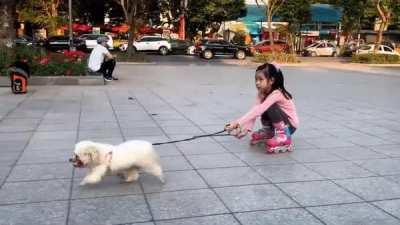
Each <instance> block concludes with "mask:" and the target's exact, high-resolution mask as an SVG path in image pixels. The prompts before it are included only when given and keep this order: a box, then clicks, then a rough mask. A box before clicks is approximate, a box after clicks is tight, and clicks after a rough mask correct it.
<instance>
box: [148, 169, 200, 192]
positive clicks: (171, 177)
mask: <svg viewBox="0 0 400 225" xmlns="http://www.w3.org/2000/svg"><path fill="white" fill-rule="evenodd" d="M164 176H165V180H166V182H165V183H164V184H163V183H161V182H160V180H159V179H158V178H157V177H154V176H151V175H147V174H146V175H144V176H141V177H140V181H141V182H142V185H143V189H144V192H145V193H152V192H165V191H178V190H186V189H201V188H207V185H206V183H204V181H203V180H202V179H201V177H200V176H199V175H198V174H197V173H196V172H195V171H194V170H185V171H174V172H165V173H164Z"/></svg>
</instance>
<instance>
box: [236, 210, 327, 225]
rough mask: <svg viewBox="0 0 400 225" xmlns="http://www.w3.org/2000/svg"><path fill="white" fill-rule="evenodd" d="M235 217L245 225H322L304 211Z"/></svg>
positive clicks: (247, 214) (246, 214)
mask: <svg viewBox="0 0 400 225" xmlns="http://www.w3.org/2000/svg"><path fill="white" fill-rule="evenodd" d="M235 216H236V217H237V218H238V219H239V221H240V222H241V224H243V225H266V224H268V225H283V224H285V225H299V224H307V225H322V224H323V223H321V222H320V221H319V220H318V219H316V218H315V217H313V216H312V215H311V214H310V213H308V212H307V211H306V210H304V209H279V210H270V211H256V212H245V213H236V214H235Z"/></svg>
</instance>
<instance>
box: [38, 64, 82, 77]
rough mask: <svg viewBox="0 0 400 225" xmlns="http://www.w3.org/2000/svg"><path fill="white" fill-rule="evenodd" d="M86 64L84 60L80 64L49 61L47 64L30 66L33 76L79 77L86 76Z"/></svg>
mask: <svg viewBox="0 0 400 225" xmlns="http://www.w3.org/2000/svg"><path fill="white" fill-rule="evenodd" d="M86 67H87V63H86V60H82V61H81V62H62V63H59V62H54V61H50V62H49V63H48V64H45V65H43V64H39V63H33V64H32V68H31V69H32V75H33V76H63V75H66V76H79V75H85V74H86Z"/></svg>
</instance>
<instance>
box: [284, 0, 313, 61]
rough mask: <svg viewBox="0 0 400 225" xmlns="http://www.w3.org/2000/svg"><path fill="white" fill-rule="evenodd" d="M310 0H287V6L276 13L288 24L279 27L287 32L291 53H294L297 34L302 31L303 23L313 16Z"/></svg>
mask: <svg viewBox="0 0 400 225" xmlns="http://www.w3.org/2000/svg"><path fill="white" fill-rule="evenodd" d="M310 6H311V1H310V0H287V1H286V3H285V7H281V8H280V9H279V11H278V12H277V13H276V15H277V16H278V17H279V18H280V19H281V20H282V21H285V22H288V26H287V27H285V28H283V27H282V28H279V29H280V31H283V33H285V34H286V36H287V39H288V44H289V47H290V51H291V53H294V48H295V42H296V41H295V36H296V34H297V33H298V32H299V31H300V28H301V24H303V23H306V22H307V21H309V19H310V17H311V12H310Z"/></svg>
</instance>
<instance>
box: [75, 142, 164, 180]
mask: <svg viewBox="0 0 400 225" xmlns="http://www.w3.org/2000/svg"><path fill="white" fill-rule="evenodd" d="M70 162H72V163H73V166H74V167H79V168H82V167H87V168H89V170H90V172H89V174H87V175H86V177H85V178H83V180H82V182H81V183H80V184H81V185H85V184H96V183H98V182H99V181H101V179H102V178H103V177H104V176H105V175H106V174H108V173H109V174H118V175H121V176H122V177H123V179H124V180H125V181H126V182H133V181H136V180H137V179H138V178H139V171H140V170H142V171H144V172H147V173H149V174H152V175H154V176H156V177H158V178H159V179H160V180H161V182H163V183H164V176H163V171H162V168H161V164H160V158H159V156H158V155H157V153H156V152H155V151H154V149H153V146H152V144H151V143H149V142H147V141H127V142H124V143H122V144H120V145H116V146H114V145H109V144H102V143H96V142H92V141H81V142H79V143H77V144H76V145H75V150H74V157H73V158H72V159H70Z"/></svg>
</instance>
